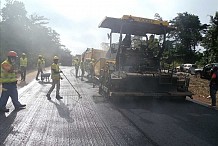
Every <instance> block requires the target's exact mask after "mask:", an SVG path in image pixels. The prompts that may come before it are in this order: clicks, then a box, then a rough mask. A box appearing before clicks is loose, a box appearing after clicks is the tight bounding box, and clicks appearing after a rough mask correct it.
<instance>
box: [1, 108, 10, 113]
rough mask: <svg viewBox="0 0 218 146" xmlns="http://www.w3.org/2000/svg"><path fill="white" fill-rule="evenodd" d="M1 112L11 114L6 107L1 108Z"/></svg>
mask: <svg viewBox="0 0 218 146" xmlns="http://www.w3.org/2000/svg"><path fill="white" fill-rule="evenodd" d="M0 111H1V112H9V109H7V108H5V107H4V108H0Z"/></svg>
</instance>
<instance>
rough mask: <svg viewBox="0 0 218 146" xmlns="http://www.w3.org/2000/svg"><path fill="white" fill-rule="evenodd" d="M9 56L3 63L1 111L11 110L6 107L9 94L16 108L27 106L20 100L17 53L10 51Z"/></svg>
mask: <svg viewBox="0 0 218 146" xmlns="http://www.w3.org/2000/svg"><path fill="white" fill-rule="evenodd" d="M7 56H8V58H7V59H6V60H5V61H4V62H2V64H1V82H2V94H1V98H0V111H2V112H9V109H7V108H6V104H7V102H8V98H9V96H10V97H11V100H12V103H13V105H14V107H15V109H22V108H24V107H26V105H25V104H21V103H20V102H19V101H18V92H17V75H16V73H17V70H16V67H15V62H16V58H17V53H16V52H14V51H9V52H8V55H7Z"/></svg>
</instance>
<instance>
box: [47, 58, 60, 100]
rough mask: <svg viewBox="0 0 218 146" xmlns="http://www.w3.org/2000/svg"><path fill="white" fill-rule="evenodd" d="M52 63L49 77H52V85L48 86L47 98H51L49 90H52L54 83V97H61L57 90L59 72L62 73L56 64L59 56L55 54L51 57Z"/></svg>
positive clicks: (58, 89) (58, 86)
mask: <svg viewBox="0 0 218 146" xmlns="http://www.w3.org/2000/svg"><path fill="white" fill-rule="evenodd" d="M53 61H54V62H53V64H52V65H51V79H52V86H51V88H50V90H49V91H48V93H47V95H46V96H47V99H48V100H51V96H50V94H51V92H52V91H53V90H54V88H55V85H56V99H58V100H59V99H63V97H61V96H60V94H59V91H60V79H62V77H61V76H60V73H62V71H61V70H60V68H59V65H58V61H59V58H58V57H57V56H54V58H53Z"/></svg>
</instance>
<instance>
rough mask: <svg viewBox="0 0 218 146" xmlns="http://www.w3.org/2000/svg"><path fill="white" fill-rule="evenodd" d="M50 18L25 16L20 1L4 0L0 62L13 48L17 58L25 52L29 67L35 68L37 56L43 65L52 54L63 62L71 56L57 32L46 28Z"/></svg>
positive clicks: (0, 33)
mask: <svg viewBox="0 0 218 146" xmlns="http://www.w3.org/2000/svg"><path fill="white" fill-rule="evenodd" d="M48 23H49V20H48V19H47V18H45V17H44V16H39V15H37V14H31V15H30V16H28V15H27V11H26V9H25V5H24V3H23V2H20V1H14V0H6V4H5V6H4V7H3V8H2V9H1V22H0V50H1V51H0V57H1V61H2V60H4V59H5V58H6V57H7V56H6V55H7V52H8V51H10V50H14V51H16V52H17V53H18V56H19V57H20V56H21V54H22V53H26V55H27V57H28V67H29V69H31V68H34V67H36V63H37V59H38V55H42V56H43V58H44V59H45V61H46V65H47V66H48V65H50V64H51V63H52V58H53V56H55V55H57V56H58V57H59V58H60V62H64V63H66V61H65V59H66V58H71V60H70V62H71V63H72V56H71V54H70V53H71V52H70V51H69V49H68V48H66V47H65V46H64V45H62V44H61V43H60V35H59V34H58V33H57V32H56V31H55V30H53V29H52V28H51V27H48V26H47V24H48Z"/></svg>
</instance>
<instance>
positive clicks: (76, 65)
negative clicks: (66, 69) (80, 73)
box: [74, 60, 79, 68]
mask: <svg viewBox="0 0 218 146" xmlns="http://www.w3.org/2000/svg"><path fill="white" fill-rule="evenodd" d="M74 65H75V67H77V68H78V67H79V61H78V60H74Z"/></svg>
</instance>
